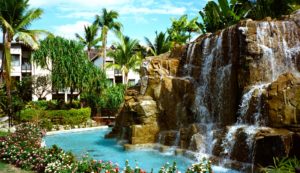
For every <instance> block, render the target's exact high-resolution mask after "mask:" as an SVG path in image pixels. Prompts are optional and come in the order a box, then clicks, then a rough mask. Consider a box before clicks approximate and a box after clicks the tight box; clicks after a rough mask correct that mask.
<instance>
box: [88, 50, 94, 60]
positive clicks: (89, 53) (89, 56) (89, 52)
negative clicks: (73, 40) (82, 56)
mask: <svg viewBox="0 0 300 173" xmlns="http://www.w3.org/2000/svg"><path fill="white" fill-rule="evenodd" d="M87 56H88V58H89V60H91V59H92V58H93V57H91V48H90V47H88V48H87Z"/></svg>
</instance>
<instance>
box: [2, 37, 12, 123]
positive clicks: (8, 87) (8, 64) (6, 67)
mask: <svg viewBox="0 0 300 173" xmlns="http://www.w3.org/2000/svg"><path fill="white" fill-rule="evenodd" d="M4 37H5V38H4V55H5V58H4V60H5V63H4V70H5V75H4V79H5V86H6V96H7V108H8V109H7V110H8V112H7V113H8V118H9V122H8V124H9V127H11V125H12V114H13V111H12V96H11V76H10V70H11V54H10V48H11V39H10V38H9V35H8V33H6V34H5V36H4Z"/></svg>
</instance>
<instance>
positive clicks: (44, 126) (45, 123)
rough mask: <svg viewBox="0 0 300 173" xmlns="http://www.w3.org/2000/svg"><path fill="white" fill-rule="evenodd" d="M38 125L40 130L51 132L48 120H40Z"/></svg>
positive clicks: (51, 126) (51, 124) (50, 124)
mask: <svg viewBox="0 0 300 173" xmlns="http://www.w3.org/2000/svg"><path fill="white" fill-rule="evenodd" d="M39 125H40V127H41V128H42V129H46V130H47V131H51V130H52V129H53V123H52V122H51V120H49V119H42V120H41V121H40V123H39Z"/></svg>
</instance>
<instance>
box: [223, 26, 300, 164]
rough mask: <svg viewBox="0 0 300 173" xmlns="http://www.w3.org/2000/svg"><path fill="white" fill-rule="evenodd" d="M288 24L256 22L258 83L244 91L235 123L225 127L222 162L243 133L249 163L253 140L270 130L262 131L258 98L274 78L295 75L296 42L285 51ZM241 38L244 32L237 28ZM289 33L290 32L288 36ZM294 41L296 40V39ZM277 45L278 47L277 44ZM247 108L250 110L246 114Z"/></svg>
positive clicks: (260, 107) (262, 122)
mask: <svg viewBox="0 0 300 173" xmlns="http://www.w3.org/2000/svg"><path fill="white" fill-rule="evenodd" d="M289 25H290V22H280V24H279V23H277V22H259V23H258V24H257V27H256V30H257V34H256V41H257V45H258V47H259V48H260V49H261V52H262V55H261V58H260V59H259V60H258V62H257V65H256V67H258V68H263V69H261V75H262V76H263V77H262V80H261V81H257V83H256V84H253V85H252V86H250V87H249V88H248V90H247V91H246V92H245V93H244V94H243V96H242V98H241V103H240V105H239V109H238V120H237V122H236V124H234V125H233V126H228V127H227V132H226V134H225V137H224V139H223V141H222V144H221V146H222V148H223V154H224V156H225V157H226V158H228V159H231V157H232V152H233V150H234V146H235V144H236V143H237V142H238V135H239V133H245V134H246V136H247V137H246V139H245V143H246V144H247V148H248V150H249V156H250V157H249V158H248V159H249V161H252V160H251V157H252V155H253V147H254V138H255V135H256V134H257V133H258V132H259V131H261V130H269V131H270V128H267V127H263V126H264V125H266V123H265V120H264V117H263V116H262V94H263V92H264V91H265V90H266V89H267V88H268V87H269V85H270V84H271V83H272V82H274V81H275V80H277V78H278V77H279V76H280V75H281V74H283V73H286V72H291V73H293V74H296V75H297V74H298V73H299V72H298V71H297V70H296V63H295V62H294V61H295V59H293V57H295V55H297V54H299V51H300V41H299V40H297V41H296V44H295V45H293V46H291V47H289V44H288V42H287V41H286V40H289V39H294V38H293V37H294V36H293V35H289V34H287V33H286V28H287V27H289ZM240 29H242V32H243V33H244V34H245V33H246V32H247V31H248V29H247V27H245V28H240ZM289 33H293V32H289ZM296 38H298V37H296ZM277 43H278V44H277ZM250 105H251V106H254V107H253V108H254V109H253V108H252V110H250Z"/></svg>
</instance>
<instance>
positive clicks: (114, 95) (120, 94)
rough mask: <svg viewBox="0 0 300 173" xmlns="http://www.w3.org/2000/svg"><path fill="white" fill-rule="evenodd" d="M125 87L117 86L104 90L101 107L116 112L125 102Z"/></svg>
mask: <svg viewBox="0 0 300 173" xmlns="http://www.w3.org/2000/svg"><path fill="white" fill-rule="evenodd" d="M124 94H125V86H124V85H121V84H120V85H115V86H112V87H109V88H107V89H106V90H104V92H103V94H102V96H101V107H102V108H108V109H112V110H116V109H118V108H119V107H120V105H121V103H123V101H124Z"/></svg>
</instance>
